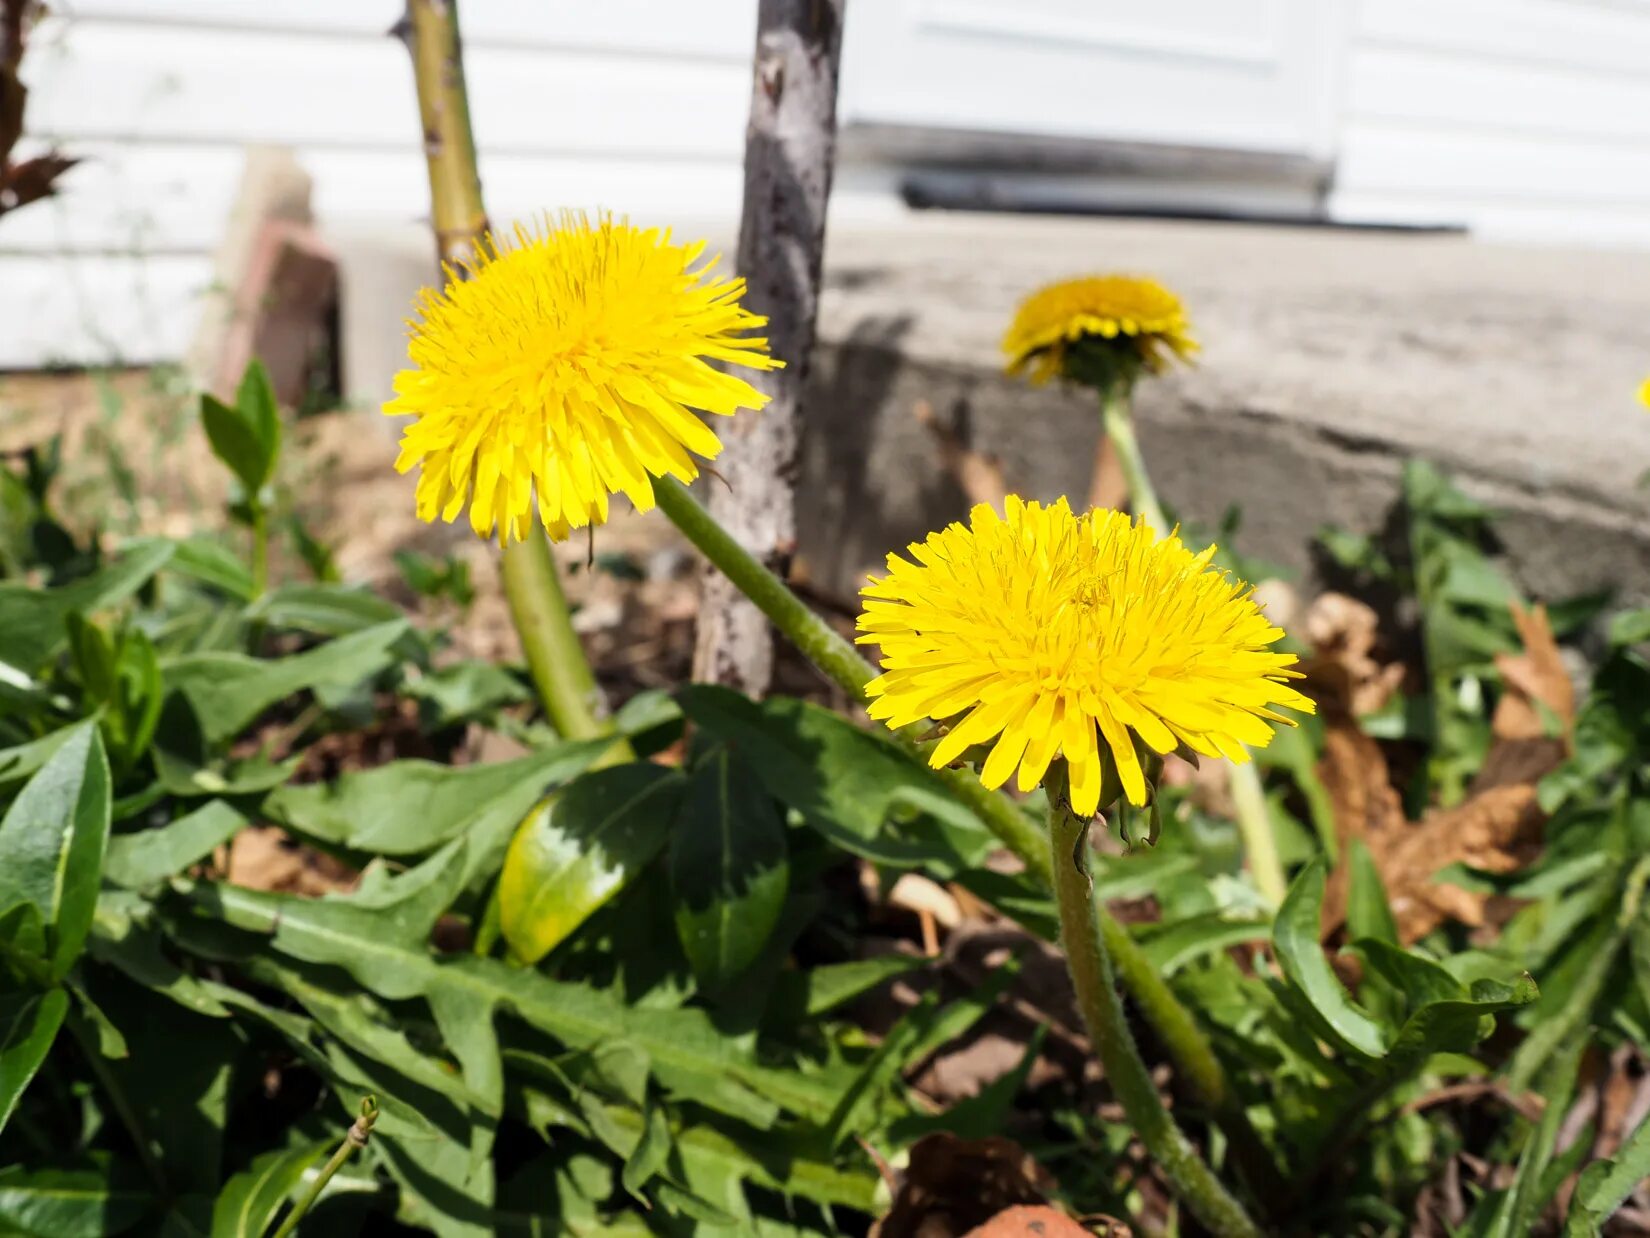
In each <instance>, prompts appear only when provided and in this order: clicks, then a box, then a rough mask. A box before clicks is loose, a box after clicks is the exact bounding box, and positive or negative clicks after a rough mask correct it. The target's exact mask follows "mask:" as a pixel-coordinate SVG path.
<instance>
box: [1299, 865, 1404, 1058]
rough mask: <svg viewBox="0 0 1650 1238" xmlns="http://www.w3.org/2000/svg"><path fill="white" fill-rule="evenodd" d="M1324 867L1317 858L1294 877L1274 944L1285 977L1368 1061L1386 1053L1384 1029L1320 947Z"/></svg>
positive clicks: (1338, 1038) (1339, 1036)
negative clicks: (1354, 997)
mask: <svg viewBox="0 0 1650 1238" xmlns="http://www.w3.org/2000/svg"><path fill="white" fill-rule="evenodd" d="M1323 889H1324V863H1323V860H1322V859H1321V858H1319V859H1316V860H1313V861H1312V863H1310V864H1308V865H1307V866H1306V867H1305V868H1303V869H1302V870H1301V871H1300V874H1299V875H1298V876H1297V877H1296V878H1295V880H1294V882H1293V883H1292V884H1291V885H1290V887H1289V893H1288V895H1287V896H1286V897H1285V898H1284V900H1283V906H1281V907H1279V908H1278V914H1277V918H1276V919H1275V920H1274V922H1273V925H1272V945H1273V948H1274V949H1275V950H1276V951H1277V955H1278V964H1279V966H1281V967H1282V968H1283V973H1284V975H1285V976H1287V977H1288V978H1289V980H1290V981H1291V982H1292V983H1293V984H1294V986H1295V987H1296V989H1297V990H1299V992H1300V993H1301V994H1302V995H1303V996H1304V997H1305V998H1306V1000H1307V1002H1308V1004H1309V1005H1310V1008H1311V1009H1312V1010H1313V1011H1315V1012H1316V1013H1317V1015H1318V1017H1319V1018H1320V1019H1322V1021H1323V1026H1324V1029H1325V1030H1326V1031H1327V1032H1329V1033H1330V1034H1331V1035H1332V1036H1333V1037H1334V1039H1335V1040H1336V1041H1337V1042H1338V1043H1340V1045H1341V1046H1342V1047H1343V1048H1346V1049H1350V1050H1351V1051H1353V1052H1355V1053H1359V1054H1362V1055H1363V1056H1364V1057H1368V1058H1378V1057H1381V1056H1382V1055H1383V1054H1384V1053H1385V1052H1386V1038H1385V1036H1384V1035H1383V1033H1382V1030H1381V1025H1380V1024H1379V1023H1378V1022H1376V1020H1375V1019H1373V1018H1371V1017H1370V1015H1369V1014H1368V1012H1366V1011H1365V1010H1364V1009H1363V1008H1362V1007H1360V1006H1359V1005H1358V1004H1357V1003H1356V1002H1354V1001H1353V1000H1352V998H1351V996H1350V995H1349V994H1348V993H1347V991H1346V990H1345V989H1344V988H1342V987H1341V982H1340V980H1339V979H1337V978H1336V976H1335V971H1334V969H1333V968H1332V967H1330V965H1329V960H1328V958H1326V957H1325V955H1324V952H1323V947H1322V946H1320V945H1319V944H1318V931H1319V922H1320V917H1321V913H1322V908H1323Z"/></svg>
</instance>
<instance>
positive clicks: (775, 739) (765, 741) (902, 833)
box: [677, 684, 997, 871]
mask: <svg viewBox="0 0 1650 1238" xmlns="http://www.w3.org/2000/svg"><path fill="white" fill-rule="evenodd" d="M677 700H678V701H679V702H680V704H681V706H682V709H683V711H684V712H685V713H686V714H687V715H688V716H689V717H690V718H692V719H693V721H694V722H695V723H697V724H698V725H699V726H700V727H701V728H702V729H703V730H704V731H706V732H708V733H709V734H710V735H712V736H714V737H715V738H716V739H719V740H721V741H722V742H723V743H726V744H728V745H729V746H731V747H732V748H733V749H734V750H735V751H736V752H738V754H739V755H740V756H741V757H743V758H744V759H745V760H746V761H748V762H749V763H750V766H751V768H752V769H754V770H755V771H756V775H757V777H759V778H760V779H761V780H762V781H763V783H764V784H765V785H766V786H767V788H768V794H769V795H771V796H773V798H774V799H776V800H778V801H779V802H780V803H782V804H785V805H788V806H789V807H791V808H794V809H796V811H798V812H799V813H801V814H802V816H803V818H804V819H805V820H806V821H807V822H808V823H809V824H810V825H811V826H813V827H814V828H815V829H816V830H818V831H819V832H821V833H822V834H824V835H825V836H826V837H827V838H829V839H830V840H831V841H833V842H835V843H836V844H837V845H839V846H841V847H843V848H845V849H847V850H849V851H851V852H853V853H855V854H857V855H863V856H866V857H868V858H871V859H875V860H878V861H880V862H883V863H888V864H905V865H909V864H914V863H927V864H929V865H932V866H934V867H936V869H938V870H941V871H944V870H946V869H955V868H957V867H959V866H962V865H965V864H974V863H977V862H979V861H981V860H983V859H984V857H985V855H986V854H988V853H989V852H990V851H991V850H993V849H994V848H995V846H996V845H997V844H996V840H995V838H994V837H993V836H992V835H991V834H990V833H989V832H988V831H986V829H985V828H984V827H983V826H982V825H981V824H980V822H979V820H978V819H977V818H976V817H975V816H974V815H973V814H972V813H971V812H970V811H969V810H968V808H967V807H966V806H964V805H963V804H962V803H961V801H959V800H958V799H957V798H956V797H955V796H954V795H953V794H952V792H951V789H950V788H949V787H948V786H946V783H945V780H944V778H942V777H941V776H940V774H939V772H937V771H935V770H931V769H928V768H927V767H926V766H924V765H921V764H918V763H916V762H914V761H912V760H911V759H910V757H909V756H907V755H906V754H905V753H903V752H901V751H900V750H899V749H898V748H897V747H896V746H895V744H894V741H893V740H892V739H890V738H886V737H884V736H882V735H877V734H873V733H871V732H869V731H864V730H861V729H860V728H859V727H856V726H855V725H854V724H853V723H851V722H849V721H848V720H847V719H845V718H842V717H840V716H839V715H837V714H835V713H832V712H831V711H830V710H828V709H823V708H821V707H819V706H817V705H811V704H809V703H807V702H805V701H799V700H796V699H794V698H790V697H773V698H770V699H769V700H767V701H763V702H761V703H757V702H754V701H751V700H749V699H748V698H746V697H743V696H741V695H739V694H738V693H737V692H732V691H730V690H728V689H726V688H720V687H715V686H712V685H709V684H695V685H693V686H691V687H687V688H683V689H682V690H681V691H680V692H678V693H677ZM912 819H926V820H925V821H924V825H925V827H926V828H923V829H922V830H921V831H920V832H919V831H918V830H916V829H902V830H899V831H893V830H891V829H890V826H892V825H904V824H905V823H906V822H907V821H909V820H912Z"/></svg>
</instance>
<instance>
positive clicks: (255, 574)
mask: <svg viewBox="0 0 1650 1238" xmlns="http://www.w3.org/2000/svg"><path fill="white" fill-rule="evenodd" d="M248 506H249V507H250V508H251V514H252V597H253V598H254V600H256V599H257V598H261V597H263V595H264V594H265V593H267V592H269V513H268V512H266V511H264V506H263V504H262V503H260V502H259V501H258V500H257V498H256V497H255V496H254V497H253V498H251V499H249V500H248Z"/></svg>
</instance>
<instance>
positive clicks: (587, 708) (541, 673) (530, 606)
mask: <svg viewBox="0 0 1650 1238" xmlns="http://www.w3.org/2000/svg"><path fill="white" fill-rule="evenodd" d="M502 570H503V575H504V595H505V598H506V599H507V600H508V601H509V603H510V618H511V619H512V620H514V621H515V625H516V631H517V633H519V634H520V636H521V647H522V651H523V652H524V653H525V654H526V655H527V669H528V670H529V671H530V672H531V673H532V676H533V686H534V687H536V688H537V689H538V693H539V700H540V701H542V702H543V703H544V712H545V713H546V714H547V715H548V716H549V718H550V722H551V725H553V726H554V727H555V728H556V730H557V731H558V732H560V734H561V735H562V737H563V738H565V739H596V738H598V737H599V736H602V735H609V734H611V733H612V731H613V725H612V723H611V722H609V721H607V720H606V719H604V718H603V717H601V715H600V714H599V713H598V712H597V708H598V706H599V704H600V701H601V691H600V689H599V688H597V687H596V676H595V674H594V673H592V671H591V670H590V663H589V662H588V661H586V660H585V656H584V648H583V646H581V645H580V644H579V634H578V633H577V632H575V631H574V630H573V621H572V618H571V617H570V616H569V614H568V611H567V597H566V595H565V594H563V593H562V591H561V581H560V579H559V578H558V577H557V574H556V561H555V560H554V559H553V558H551V556H550V539H549V538H547V537H546V536H545V535H544V530H543V528H541V527H540V526H539V523H538V522H537V521H536V520H535V521H533V522H531V531H530V532H529V533H528V535H527V539H526V540H525V541H521V542H511V543H510V544H509V545H508V546H506V547H505V549H504V556H503V567H502Z"/></svg>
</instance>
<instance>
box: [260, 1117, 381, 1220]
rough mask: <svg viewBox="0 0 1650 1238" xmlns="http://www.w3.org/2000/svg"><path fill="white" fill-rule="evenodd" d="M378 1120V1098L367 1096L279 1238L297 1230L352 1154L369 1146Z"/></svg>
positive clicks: (290, 1214) (287, 1218)
mask: <svg viewBox="0 0 1650 1238" xmlns="http://www.w3.org/2000/svg"><path fill="white" fill-rule="evenodd" d="M377 1121H378V1101H377V1099H376V1098H374V1097H371V1096H367V1097H363V1098H362V1101H361V1116H360V1117H358V1118H356V1119H355V1122H354V1123H353V1124H352V1125H351V1126H350V1128H349V1130H348V1132H346V1133H345V1135H344V1142H343V1143H341V1144H339V1145H338V1150H337V1151H336V1152H334V1153H333V1154H332V1157H331V1159H330V1160H328V1161H327V1163H326V1164H325V1165H323V1166H322V1167H321V1172H320V1173H318V1174H316V1175H315V1180H314V1181H313V1182H311V1183H310V1184H309V1189H308V1190H306V1191H305V1192H304V1194H303V1198H301V1199H300V1200H299V1201H298V1202H297V1203H296V1204H294V1205H293V1206H292V1211H291V1212H289V1213H287V1214H286V1220H284V1221H282V1222H281V1227H280V1228H279V1229H277V1230H276V1231H275V1238H288V1235H290V1234H292V1233H293V1232H294V1231H296V1230H297V1228H298V1222H299V1221H301V1220H303V1219H304V1214H305V1213H307V1212H308V1211H309V1210H310V1208H311V1207H313V1206H314V1204H315V1201H316V1200H317V1199H319V1198H321V1192H322V1191H324V1190H325V1189H326V1186H327V1183H329V1182H331V1181H332V1177H333V1175H334V1174H336V1173H337V1172H338V1171H339V1170H340V1169H342V1168H343V1167H344V1162H345V1161H347V1160H349V1158H350V1155H351V1153H353V1152H354V1151H355V1149H357V1148H364V1147H366V1146H367V1140H368V1139H369V1138H370V1137H371V1135H372V1128H373V1125H374V1124H375V1123H376V1122H377Z"/></svg>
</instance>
